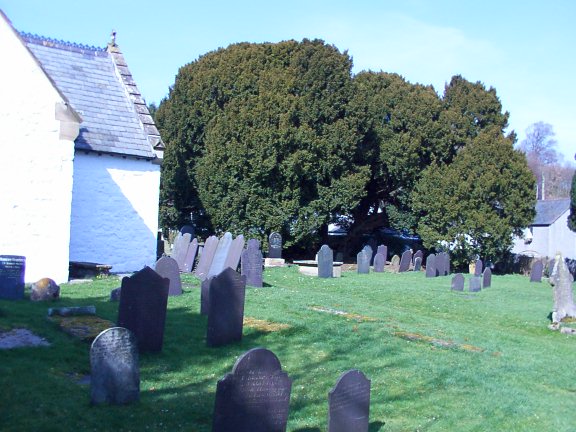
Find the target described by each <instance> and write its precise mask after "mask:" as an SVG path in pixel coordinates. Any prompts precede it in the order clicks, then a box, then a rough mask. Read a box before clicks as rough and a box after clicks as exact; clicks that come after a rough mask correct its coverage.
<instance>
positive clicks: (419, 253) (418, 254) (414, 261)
mask: <svg viewBox="0 0 576 432" xmlns="http://www.w3.org/2000/svg"><path fill="white" fill-rule="evenodd" d="M418 257H420V262H422V259H423V258H424V252H422V251H421V250H420V249H418V250H417V251H416V252H414V255H413V256H412V262H413V263H414V264H416V258H418Z"/></svg>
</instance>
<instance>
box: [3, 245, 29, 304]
mask: <svg viewBox="0 0 576 432" xmlns="http://www.w3.org/2000/svg"><path fill="white" fill-rule="evenodd" d="M25 273H26V257H23V256H20V255H0V298H2V299H7V300H19V299H21V298H24V274H25Z"/></svg>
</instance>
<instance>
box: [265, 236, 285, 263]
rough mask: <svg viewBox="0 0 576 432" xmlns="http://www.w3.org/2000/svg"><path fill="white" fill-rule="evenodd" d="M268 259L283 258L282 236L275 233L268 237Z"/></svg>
mask: <svg viewBox="0 0 576 432" xmlns="http://www.w3.org/2000/svg"><path fill="white" fill-rule="evenodd" d="M268 258H282V236H281V235H280V233H277V232H273V233H272V234H270V236H269V237H268Z"/></svg>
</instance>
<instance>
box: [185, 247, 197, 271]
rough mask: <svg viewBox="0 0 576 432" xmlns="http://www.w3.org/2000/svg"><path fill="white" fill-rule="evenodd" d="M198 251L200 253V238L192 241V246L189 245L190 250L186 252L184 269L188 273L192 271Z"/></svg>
mask: <svg viewBox="0 0 576 432" xmlns="http://www.w3.org/2000/svg"><path fill="white" fill-rule="evenodd" d="M197 253H198V240H197V239H194V240H192V241H191V242H190V246H188V252H186V257H185V258H184V269H183V270H182V271H184V272H186V273H192V270H193V269H194V261H195V260H196V254H197Z"/></svg>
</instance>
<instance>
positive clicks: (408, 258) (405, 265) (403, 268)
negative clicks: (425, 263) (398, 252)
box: [398, 249, 412, 273]
mask: <svg viewBox="0 0 576 432" xmlns="http://www.w3.org/2000/svg"><path fill="white" fill-rule="evenodd" d="M411 262H412V251H411V250H410V249H408V250H406V251H404V252H403V253H402V258H400V266H399V267H398V273H404V272H407V271H408V269H409V268H410V263H411Z"/></svg>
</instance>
